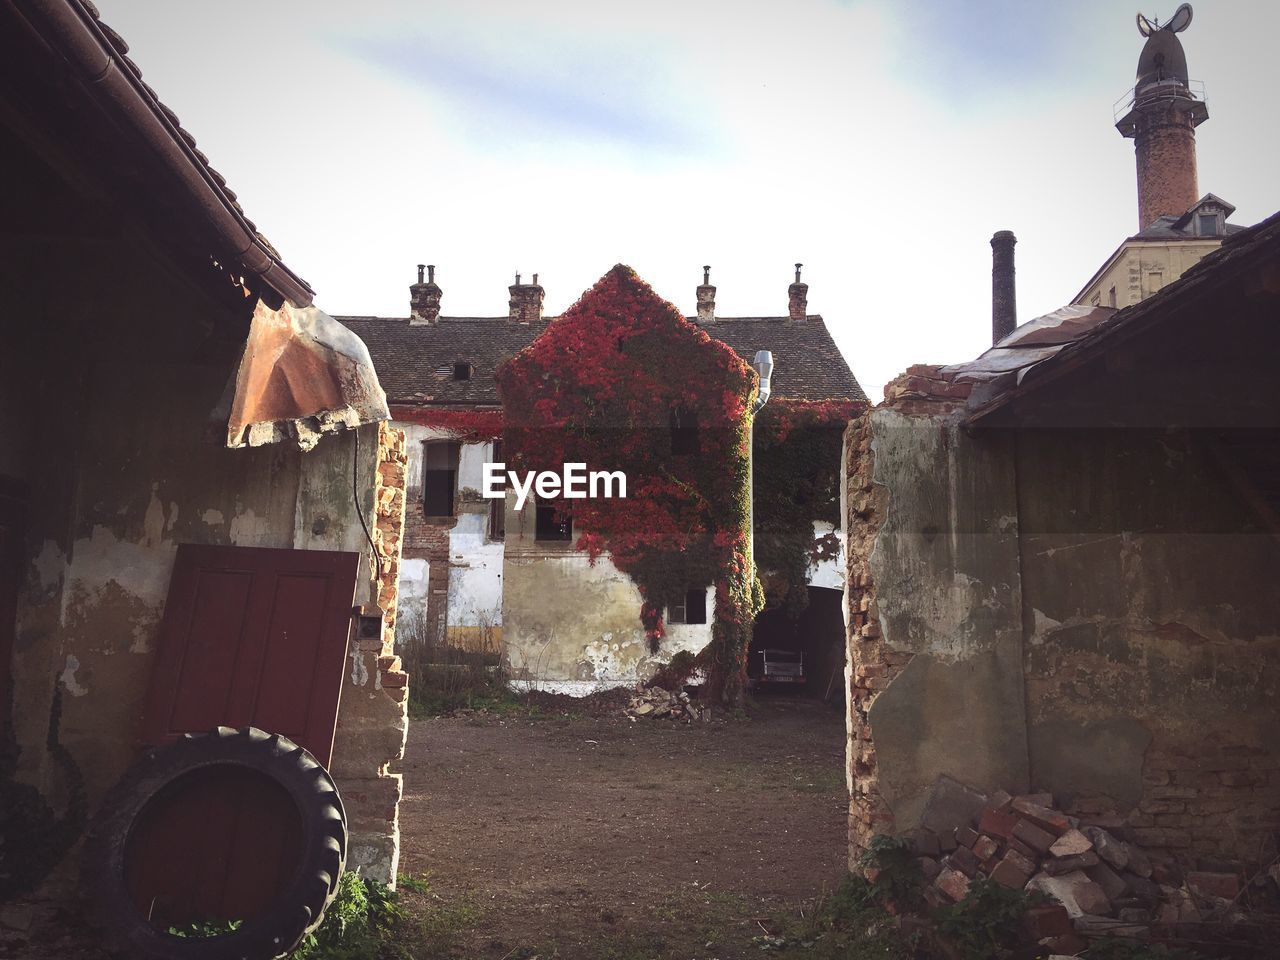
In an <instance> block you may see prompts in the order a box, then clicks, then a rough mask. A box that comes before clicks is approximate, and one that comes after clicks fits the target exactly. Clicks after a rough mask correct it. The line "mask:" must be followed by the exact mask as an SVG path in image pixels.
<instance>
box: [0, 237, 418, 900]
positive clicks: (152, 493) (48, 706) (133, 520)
mask: <svg viewBox="0 0 1280 960" xmlns="http://www.w3.org/2000/svg"><path fill="white" fill-rule="evenodd" d="M72 252H74V254H75V255H74V256H72V255H71V254H72ZM64 253H66V255H65V256H50V258H49V261H48V263H47V264H46V267H47V268H49V269H55V268H56V269H62V268H61V267H60V266H57V267H55V265H56V264H65V263H68V262H76V263H77V264H78V266H79V267H80V269H81V270H82V275H81V276H80V278H79V282H77V283H74V284H70V283H60V284H54V283H40V282H35V283H33V284H32V285H31V287H29V288H26V289H27V290H36V291H39V300H38V301H36V302H35V303H31V302H23V301H21V300H18V299H16V297H17V294H14V293H12V292H8V291H7V292H5V293H2V294H0V298H3V299H0V335H2V336H3V339H4V342H5V343H6V350H5V351H3V356H0V380H3V381H7V382H9V383H21V384H22V389H21V390H6V391H4V393H3V394H2V395H0V402H3V403H4V407H3V408H2V409H0V451H3V453H2V454H0V463H3V464H4V469H5V471H6V472H7V473H9V474H10V475H16V476H17V477H18V478H19V479H22V480H25V481H26V482H28V484H29V485H30V488H31V510H30V515H31V524H30V527H29V530H28V534H27V547H28V549H27V574H26V585H25V589H24V591H23V594H22V597H21V599H20V606H19V611H18V622H17V638H16V647H15V653H14V660H13V673H14V694H15V702H14V709H13V718H14V724H13V730H14V738H15V743H14V746H15V748H16V764H15V767H16V776H17V777H18V778H19V779H20V780H21V781H23V782H25V783H28V784H31V785H33V786H35V787H37V788H38V789H39V790H40V791H41V792H42V793H44V795H45V796H46V797H47V798H48V800H49V801H50V803H51V805H52V806H53V807H54V809H55V810H61V809H63V808H65V807H66V805H67V803H68V801H69V799H70V798H71V797H72V796H73V795H74V794H77V793H78V792H79V791H80V789H81V786H82V787H83V791H84V796H85V799H86V800H87V805H88V810H89V811H90V812H91V811H92V810H93V809H94V808H95V807H96V804H97V802H98V800H99V799H100V797H101V796H102V794H103V792H104V791H105V790H106V789H107V788H108V787H109V786H111V785H112V784H113V783H114V782H115V781H116V780H117V779H118V778H119V777H120V776H121V775H122V774H123V772H124V770H125V768H126V767H127V766H128V765H130V764H131V763H132V762H133V761H134V760H135V759H136V758H137V751H138V740H137V735H138V722H139V719H140V715H141V711H142V704H143V696H144V693H145V690H146V688H147V685H148V683H149V681H150V676H151V671H152V667H153V662H154V651H155V642H156V632H157V628H158V625H159V622H160V617H161V613H162V610H163V606H164V601H165V598H166V594H167V591H168V585H169V577H170V573H171V570H172V565H173V558H174V554H175V552H176V549H177V545H178V544H179V543H183V542H190V543H203V544H227V545H238V546H261V547H284V548H298V549H316V550H349V551H355V552H359V553H361V554H362V556H363V557H364V558H365V562H366V564H367V565H368V569H369V571H370V573H369V575H368V577H367V578H365V579H363V580H362V583H361V585H360V587H359V589H358V594H357V599H358V600H359V601H361V602H369V600H370V599H372V598H373V594H372V593H371V591H372V590H374V589H375V587H374V584H373V580H372V566H371V564H370V553H369V547H368V544H367V543H366V542H365V540H364V534H363V532H362V530H361V527H360V525H359V523H358V521H357V511H359V512H361V513H363V514H364V515H365V516H366V518H368V519H369V520H372V518H373V495H374V494H373V492H374V474H375V468H376V465H377V462H378V456H379V454H378V428H377V427H376V426H370V427H366V428H363V429H362V430H361V441H362V442H361V444H360V456H359V459H358V461H357V460H356V459H355V449H354V448H355V438H354V436H353V435H352V434H351V433H345V434H341V435H337V436H334V437H327V438H325V439H324V440H322V441H321V442H320V444H319V445H318V446H317V448H316V449H315V450H314V451H312V452H311V453H309V454H302V453H301V452H299V451H298V450H296V449H290V448H288V447H286V446H273V447H264V448H258V449H249V450H228V449H226V448H225V447H224V446H223V445H222V443H221V442H220V441H221V438H220V433H219V432H220V430H221V431H222V433H223V434H225V424H219V423H217V422H215V421H214V420H213V418H212V411H213V410H214V409H215V407H216V406H217V405H218V401H219V398H220V396H221V395H222V394H223V391H224V389H225V387H226V385H227V383H228V380H229V378H230V377H231V376H232V375H233V373H234V370H235V365H236V363H237V361H238V357H239V348H240V345H241V343H242V341H243V332H244V330H245V329H247V328H245V327H243V326H241V327H240V329H239V331H238V332H237V323H238V321H237V319H236V317H235V315H234V313H231V312H230V311H229V310H228V309H227V308H226V307H225V306H224V305H222V304H220V303H218V302H217V301H215V300H214V299H212V298H210V297H209V296H208V295H207V294H206V292H205V291H204V289H203V288H200V287H193V286H191V285H189V284H188V282H187V280H186V279H185V277H186V274H185V273H184V272H183V271H182V270H177V269H175V268H174V267H173V265H172V264H167V263H161V262H159V261H158V260H156V259H153V258H152V256H151V255H149V251H148V248H147V247H146V245H145V243H144V242H143V241H142V240H141V239H140V238H139V237H137V236H132V235H128V236H122V237H121V238H118V239H116V240H113V241H112V242H111V243H104V244H101V245H98V244H93V245H90V246H89V247H88V248H77V249H76V250H75V251H64ZM42 262H43V261H42ZM37 280H38V278H37ZM34 317H40V318H42V319H40V320H39V321H38V322H33V319H32V318H34ZM15 368H16V369H15ZM11 377H12V379H11ZM353 463H354V466H355V468H356V472H357V476H358V478H359V487H360V489H361V490H362V491H364V492H363V493H362V495H361V498H360V503H359V504H358V505H357V504H355V503H354V502H353V497H352V492H351V489H352V469H353ZM374 646H376V647H377V649H360V648H358V647H357V648H354V649H352V650H351V669H350V670H349V671H348V673H347V674H346V676H347V683H346V684H345V685H344V689H343V693H342V706H341V715H340V718H339V725H338V731H337V737H336V742H335V751H334V761H333V764H332V767H333V772H334V774H335V777H336V778H337V780H338V782H339V786H340V787H341V788H342V789H343V791H344V796H346V798H347V805H348V811H349V812H350V813H351V815H352V826H353V837H352V847H351V860H352V862H353V865H358V866H363V867H365V868H367V870H368V871H369V872H370V873H371V874H372V875H374V876H377V877H379V878H380V879H384V880H392V881H393V880H394V877H395V856H396V852H395V842H394V819H395V800H396V799H397V798H398V795H399V781H398V778H395V777H391V776H390V775H388V774H386V772H385V768H386V766H387V764H388V763H389V762H391V761H392V760H394V759H395V758H396V757H398V756H399V755H400V753H401V751H402V749H403V738H404V711H405V705H404V702H403V700H404V697H403V690H402V689H399V690H392V689H390V685H389V684H384V680H390V681H391V682H392V683H394V682H395V681H394V676H393V675H394V674H395V670H394V666H395V665H394V664H393V663H391V662H389V661H386V660H383V659H381V658H383V657H384V656H385V654H387V653H389V650H386V649H383V645H382V644H381V643H377V644H375V645H374ZM399 676H401V677H402V676H403V674H400V675H399ZM51 717H54V718H56V719H57V721H58V723H57V749H56V750H54V751H51V750H49V749H47V748H46V738H47V736H48V733H49V729H50V722H51ZM367 797H373V798H374V800H373V803H374V805H375V806H377V807H378V808H379V812H378V813H376V814H375V813H373V812H371V810H370V807H369V805H368V804H367V803H366V798H367ZM388 800H389V801H390V807H389V811H388V809H387V801H388ZM388 812H389V814H390V816H389V817H388V815H387V814H388Z"/></svg>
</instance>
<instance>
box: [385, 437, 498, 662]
mask: <svg viewBox="0 0 1280 960" xmlns="http://www.w3.org/2000/svg"><path fill="white" fill-rule="evenodd" d="M397 426H398V427H399V428H400V429H403V430H404V431H405V435H406V448H407V453H408V463H407V466H406V474H407V483H408V501H407V508H406V509H407V511H408V513H409V517H410V521H411V522H410V523H409V524H408V525H407V532H406V542H405V550H406V554H405V556H406V559H405V562H404V566H402V568H401V574H400V595H401V600H402V602H403V603H404V606H405V611H406V613H407V615H408V616H409V617H410V618H411V619H412V622H413V624H414V630H415V631H417V632H419V633H422V632H424V631H426V630H428V629H429V627H428V625H429V624H431V623H439V624H442V625H443V631H442V638H443V639H447V640H449V641H450V642H453V643H457V644H459V645H461V646H468V645H471V644H473V643H475V642H478V641H480V640H484V641H490V640H492V641H495V642H496V641H500V640H501V638H502V558H503V543H502V541H500V540H491V539H490V538H489V505H490V502H491V501H489V500H486V499H484V498H483V496H482V495H481V492H480V491H481V489H482V484H483V468H484V464H485V463H487V462H489V460H490V459H491V457H492V451H493V445H492V444H491V443H487V442H486V443H467V444H463V445H462V447H461V449H460V451H459V457H458V475H457V480H456V486H455V492H454V520H453V521H452V522H451V523H449V524H448V525H440V524H439V523H436V522H433V523H430V524H428V523H426V522H425V521H424V519H423V516H422V509H423V508H422V459H423V445H424V443H426V442H428V441H431V440H448V439H450V437H451V434H450V433H449V431H447V430H441V429H437V428H434V427H425V426H422V425H420V424H412V423H397ZM433 568H434V569H433Z"/></svg>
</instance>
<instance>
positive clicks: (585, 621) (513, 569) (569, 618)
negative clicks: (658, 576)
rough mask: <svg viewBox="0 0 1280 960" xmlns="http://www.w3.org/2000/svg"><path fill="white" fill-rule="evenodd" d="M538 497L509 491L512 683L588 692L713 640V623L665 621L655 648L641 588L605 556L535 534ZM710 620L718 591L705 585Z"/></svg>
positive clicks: (506, 580)
mask: <svg viewBox="0 0 1280 960" xmlns="http://www.w3.org/2000/svg"><path fill="white" fill-rule="evenodd" d="M533 500H534V498H533V497H532V496H531V497H530V498H529V501H528V502H526V504H525V508H524V510H523V511H519V512H517V511H516V510H515V496H514V494H509V495H508V497H507V506H508V509H507V543H506V554H505V562H504V564H503V570H504V576H503V584H504V588H503V601H502V602H503V641H504V642H503V651H504V654H503V655H504V661H505V665H506V667H507V671H508V675H509V676H510V677H511V679H512V681H513V683H515V684H517V685H520V686H532V687H535V688H537V689H542V690H550V691H552V692H557V693H570V694H574V695H578V696H581V695H585V694H588V693H591V692H593V691H595V690H600V689H604V688H607V687H616V686H622V685H628V684H634V683H635V682H637V681H638V680H643V679H646V678H648V677H649V676H651V675H652V674H653V672H654V671H655V670H656V669H657V668H658V667H659V666H660V665H661V664H663V663H667V662H669V661H670V659H671V658H672V657H673V656H674V655H675V654H676V653H678V652H680V651H682V650H688V651H690V652H692V653H697V652H699V651H700V650H702V648H703V647H705V646H706V645H707V644H708V643H710V642H711V624H710V622H708V623H705V624H668V626H667V635H666V636H665V637H664V638H663V639H662V643H661V646H660V648H659V650H658V652H657V653H656V654H651V653H650V652H649V644H648V641H647V640H646V639H645V635H644V626H643V625H642V624H641V622H640V603H641V600H640V591H639V589H637V588H636V585H635V584H634V583H633V582H632V580H631V578H630V577H628V576H627V575H626V574H624V573H622V572H621V571H620V570H618V568H617V567H615V566H614V565H613V563H612V562H611V561H610V560H609V558H608V557H607V556H604V557H600V558H599V559H597V560H596V562H595V563H594V564H592V563H591V562H590V561H589V560H588V558H587V555H586V554H585V553H582V552H579V551H575V550H574V549H573V548H572V544H571V543H568V542H564V543H548V542H539V541H537V540H535V539H534V529H535V527H534V511H535V506H534V503H533ZM707 591H708V592H707V620H708V621H710V620H711V619H712V615H711V612H712V609H713V607H714V597H713V594H712V588H711V587H708V588H707Z"/></svg>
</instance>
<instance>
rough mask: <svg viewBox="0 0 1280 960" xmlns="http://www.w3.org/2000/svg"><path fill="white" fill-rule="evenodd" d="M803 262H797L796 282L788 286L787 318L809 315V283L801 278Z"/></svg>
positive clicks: (793, 318) (792, 318)
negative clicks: (803, 281)
mask: <svg viewBox="0 0 1280 960" xmlns="http://www.w3.org/2000/svg"><path fill="white" fill-rule="evenodd" d="M803 266H804V264H803V263H797V264H796V280H795V283H793V284H791V286H789V287H787V319H788V320H804V319H805V318H806V317H808V316H809V285H808V284H807V283H802V282H801V280H800V268H801V267H803Z"/></svg>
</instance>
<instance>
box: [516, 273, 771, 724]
mask: <svg viewBox="0 0 1280 960" xmlns="http://www.w3.org/2000/svg"><path fill="white" fill-rule="evenodd" d="M498 389H499V393H500V394H501V397H502V403H503V410H504V414H505V421H506V422H505V431H504V437H505V443H506V450H507V459H508V461H513V462H514V463H513V465H514V466H515V467H516V468H517V469H522V470H552V471H556V472H559V471H560V470H561V468H562V466H563V464H565V463H585V464H586V465H587V469H588V470H610V471H612V470H621V471H623V472H624V473H625V474H626V475H627V497H626V498H625V499H594V500H593V499H586V500H574V501H561V503H560V507H561V509H563V510H566V511H569V510H571V512H572V515H573V519H574V525H575V529H576V530H577V531H578V542H577V546H578V547H579V548H580V549H583V550H585V551H587V552H588V553H589V555H590V556H591V557H592V558H593V559H595V558H596V557H598V556H600V555H601V554H602V553H604V552H605V551H608V553H609V555H610V558H611V559H612V561H613V563H614V565H615V566H617V567H618V569H620V570H622V571H623V572H624V573H626V574H628V575H629V576H630V577H631V578H632V579H633V580H634V582H635V583H636V585H637V587H638V588H639V590H640V594H641V596H642V598H643V603H642V606H641V609H640V611H638V613H639V615H640V618H641V620H642V622H643V623H644V626H645V631H646V633H647V635H648V636H649V638H650V642H651V643H652V644H653V645H654V646H655V647H656V646H657V645H658V643H659V642H660V640H661V638H662V636H663V633H664V628H663V622H662V616H663V611H664V609H665V608H666V607H667V606H668V605H670V604H672V603H673V602H674V601H676V600H677V599H679V598H681V597H683V596H684V595H685V593H686V592H687V591H688V590H690V589H696V588H700V587H706V586H708V585H711V584H715V586H716V605H715V620H714V623H713V628H712V635H713V640H712V643H711V646H710V647H709V648H708V650H707V651H705V652H704V657H703V659H704V663H705V664H706V666H707V668H708V675H709V685H710V687H711V691H710V692H711V695H712V696H715V697H720V696H722V695H723V696H728V697H729V698H731V699H732V698H735V697H736V696H737V693H738V691H739V690H740V687H741V684H742V682H743V680H744V679H745V674H744V665H745V654H746V639H747V638H748V637H749V634H750V622H751V619H752V617H754V615H755V612H756V609H758V604H759V602H760V594H759V588H758V584H757V581H756V579H755V575H754V570H753V566H752V564H751V560H750V557H749V554H748V549H749V548H748V544H749V537H748V530H747V526H748V523H749V517H750V510H749V500H748V497H749V490H748V484H749V469H748V456H749V433H748V431H749V430H750V417H751V405H752V402H753V399H754V397H755V392H756V377H755V374H754V372H753V371H752V370H751V368H750V367H749V366H748V365H747V364H746V363H745V362H744V361H743V360H742V359H741V358H740V357H739V356H738V355H737V354H735V353H734V352H733V350H731V349H730V348H729V347H727V346H725V345H724V344H723V343H721V342H719V341H717V340H715V339H713V338H711V337H709V336H708V335H707V333H706V332H705V331H704V330H702V329H700V328H699V327H698V326H697V325H696V324H693V323H690V322H689V321H688V320H686V319H685V318H684V317H683V316H682V315H681V313H680V311H679V310H677V309H676V307H675V306H673V305H672V304H670V303H668V302H667V301H665V300H663V299H662V298H661V297H659V296H658V295H657V294H656V293H654V292H653V290H652V289H651V288H650V287H649V285H648V284H646V283H645V282H644V281H643V280H641V279H640V278H639V277H638V276H637V275H636V274H635V272H634V271H633V270H631V268H629V267H626V266H623V265H618V266H615V267H614V268H613V269H612V270H610V271H609V272H608V273H606V274H605V275H604V276H603V277H602V278H601V279H600V281H599V282H598V283H596V285H595V286H593V287H592V288H591V289H590V290H588V291H587V292H586V293H584V294H583V295H582V297H581V298H580V299H579V300H578V302H577V303H575V304H574V305H573V306H572V307H570V308H569V309H568V310H567V311H565V313H564V314H563V315H562V316H561V317H560V318H559V319H557V320H555V321H553V322H552V323H550V324H549V325H548V326H547V329H546V330H545V331H544V332H543V333H542V334H541V335H540V336H539V337H538V338H537V339H536V340H534V341H533V343H531V344H530V345H529V346H528V347H526V348H525V349H524V350H522V351H521V352H520V353H518V354H517V355H516V356H515V357H513V358H512V359H511V360H510V361H508V362H507V363H506V364H505V365H503V367H502V368H501V369H499V371H498Z"/></svg>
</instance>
